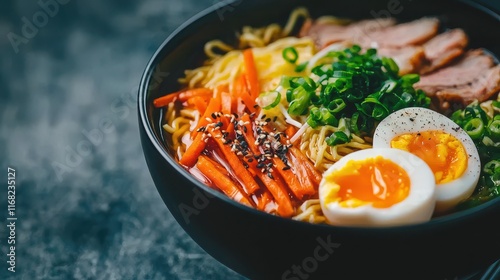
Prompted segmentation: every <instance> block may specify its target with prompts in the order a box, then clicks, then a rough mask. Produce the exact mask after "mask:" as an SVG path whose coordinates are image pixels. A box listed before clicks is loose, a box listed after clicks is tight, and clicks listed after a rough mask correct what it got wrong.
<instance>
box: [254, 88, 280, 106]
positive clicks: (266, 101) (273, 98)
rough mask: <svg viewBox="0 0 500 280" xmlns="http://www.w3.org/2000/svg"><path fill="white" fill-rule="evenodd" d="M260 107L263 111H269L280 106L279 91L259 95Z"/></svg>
mask: <svg viewBox="0 0 500 280" xmlns="http://www.w3.org/2000/svg"><path fill="white" fill-rule="evenodd" d="M259 100H260V101H261V107H262V109H264V110H269V109H271V108H274V107H276V106H277V105H278V104H280V101H281V93H280V92H279V91H270V92H264V93H261V94H260V95H259Z"/></svg>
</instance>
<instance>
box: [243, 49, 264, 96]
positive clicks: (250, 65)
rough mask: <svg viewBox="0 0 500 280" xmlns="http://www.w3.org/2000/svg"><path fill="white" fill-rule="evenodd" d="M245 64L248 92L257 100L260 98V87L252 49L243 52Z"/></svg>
mask: <svg viewBox="0 0 500 280" xmlns="http://www.w3.org/2000/svg"><path fill="white" fill-rule="evenodd" d="M243 63H244V66H245V80H246V83H247V87H248V91H249V92H250V96H252V98H254V99H255V98H257V96H259V93H260V85H259V76H258V73H257V67H256V65H255V60H254V57H253V51H252V49H246V50H244V51H243Z"/></svg>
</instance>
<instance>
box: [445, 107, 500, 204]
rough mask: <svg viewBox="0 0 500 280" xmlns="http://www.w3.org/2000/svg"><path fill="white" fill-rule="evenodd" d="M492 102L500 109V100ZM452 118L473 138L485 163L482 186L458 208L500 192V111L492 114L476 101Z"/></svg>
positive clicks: (481, 177) (480, 183) (483, 163)
mask: <svg viewBox="0 0 500 280" xmlns="http://www.w3.org/2000/svg"><path fill="white" fill-rule="evenodd" d="M492 106H493V107H494V108H497V109H500V102H498V101H493V102H492ZM495 112H496V110H495ZM451 119H452V120H453V121H454V122H456V123H457V124H458V125H460V127H462V128H463V129H464V130H465V131H466V132H467V134H469V136H470V137H471V138H472V140H473V141H474V144H475V145H476V148H477V150H478V152H479V157H480V159H481V165H482V170H481V176H480V178H479V183H478V186H477V187H476V189H475V191H474V193H473V194H472V196H471V197H469V198H468V199H467V200H465V201H463V202H462V203H460V204H459V205H458V208H459V209H466V208H470V207H473V206H476V205H479V204H482V203H484V202H486V201H488V200H490V199H492V198H495V197H498V196H500V114H498V115H495V116H494V117H493V118H491V117H489V116H488V115H487V114H486V112H485V111H484V110H483V109H482V108H481V106H479V104H478V103H472V104H470V105H469V106H467V107H466V108H465V109H463V110H458V111H455V112H454V113H453V114H452V116H451Z"/></svg>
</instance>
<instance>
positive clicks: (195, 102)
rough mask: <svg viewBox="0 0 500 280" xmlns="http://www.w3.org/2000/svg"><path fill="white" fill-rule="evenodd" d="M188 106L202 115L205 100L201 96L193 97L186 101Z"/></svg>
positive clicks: (204, 108)
mask: <svg viewBox="0 0 500 280" xmlns="http://www.w3.org/2000/svg"><path fill="white" fill-rule="evenodd" d="M187 104H188V106H191V107H195V108H196V110H198V112H200V114H204V113H205V110H206V109H207V104H208V102H207V100H205V98H203V97H201V96H194V97H193V98H189V99H188V100H187Z"/></svg>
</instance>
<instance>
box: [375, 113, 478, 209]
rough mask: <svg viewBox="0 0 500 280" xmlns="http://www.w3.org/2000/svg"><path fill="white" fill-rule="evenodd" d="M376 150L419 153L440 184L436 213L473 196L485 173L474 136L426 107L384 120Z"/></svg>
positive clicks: (376, 131) (379, 127)
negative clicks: (398, 150)
mask: <svg viewBox="0 0 500 280" xmlns="http://www.w3.org/2000/svg"><path fill="white" fill-rule="evenodd" d="M373 147H374V148H396V149H401V150H405V151H408V152H410V153H412V154H415V155H416V156H418V157H419V158H421V159H422V160H424V161H425V162H426V163H427V165H428V166H429V167H430V168H431V170H432V172H433V174H434V178H435V182H436V209H435V211H436V213H444V212H446V211H448V210H450V209H452V208H453V207H455V206H456V205H457V204H458V203H459V202H460V201H462V200H464V199H466V198H467V197H469V196H470V195H471V194H472V192H473V191H474V189H475V187H476V185H477V183H478V180H479V175H480V171H481V163H480V160H479V154H478V151H477V149H476V146H475V145H474V142H473V141H472V139H471V138H470V136H469V135H468V134H467V133H466V132H465V131H464V130H463V129H462V128H460V127H459V126H458V125H457V124H456V123H454V122H453V121H452V120H451V119H449V118H447V117H446V116H444V115H442V114H440V113H438V112H435V111H433V110H429V109H426V108H417V107H412V108H405V109H401V110H398V111H396V112H394V113H392V114H390V115H389V116H388V117H386V118H385V119H384V120H382V121H381V122H380V123H379V125H378V126H377V128H376V129H375V133H374V136H373Z"/></svg>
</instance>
